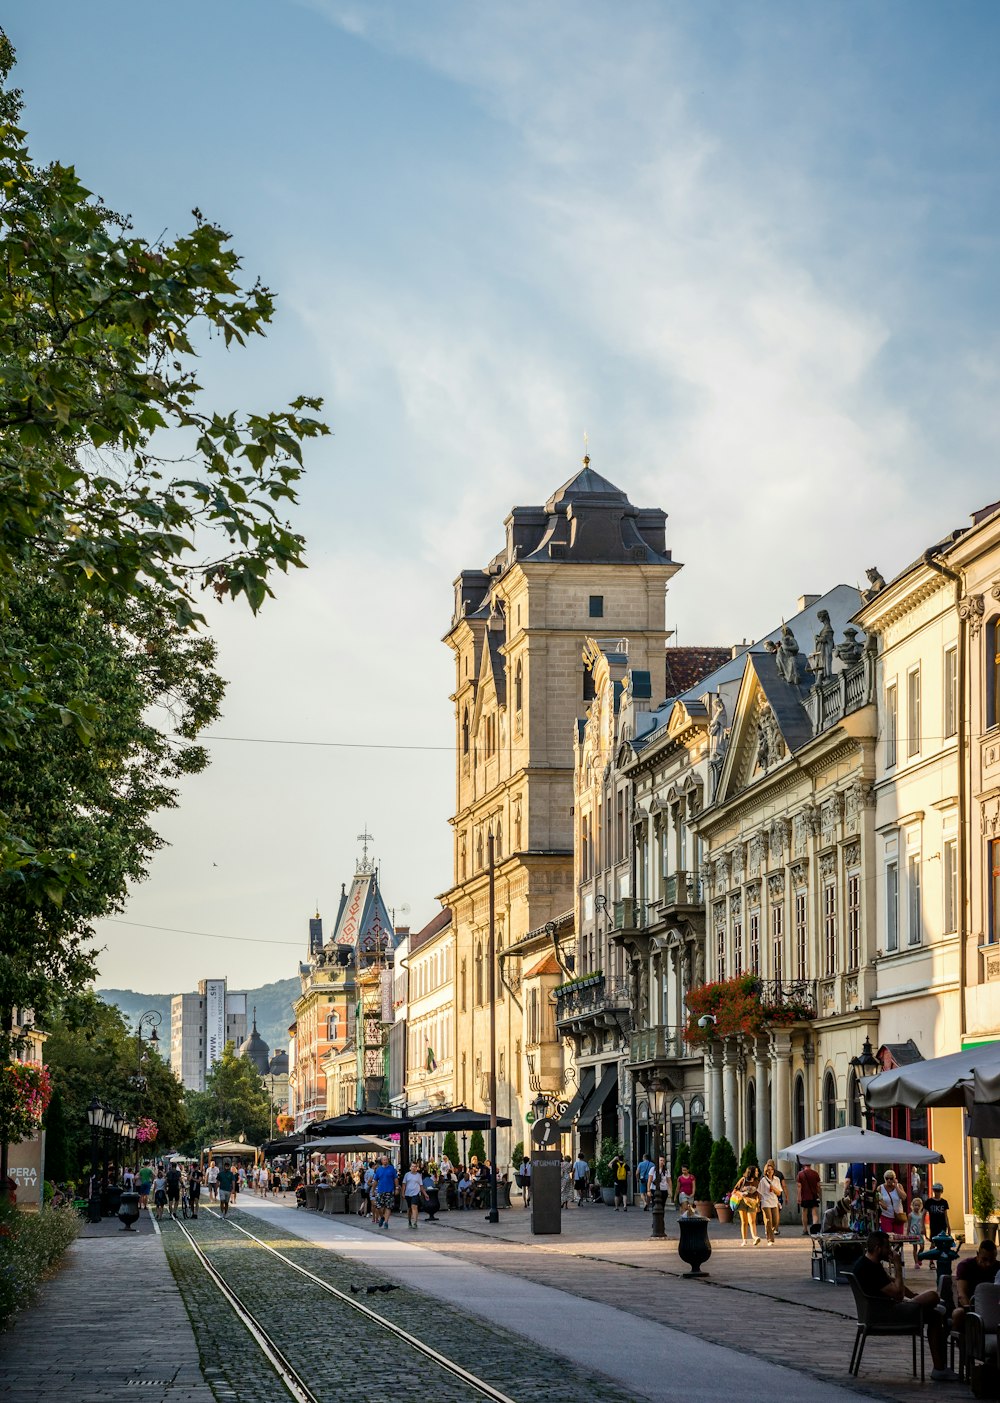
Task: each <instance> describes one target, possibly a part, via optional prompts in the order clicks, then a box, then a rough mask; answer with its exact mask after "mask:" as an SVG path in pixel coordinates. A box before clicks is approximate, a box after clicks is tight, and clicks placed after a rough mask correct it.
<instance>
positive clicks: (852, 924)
mask: <svg viewBox="0 0 1000 1403" xmlns="http://www.w3.org/2000/svg"><path fill="white" fill-rule="evenodd" d="M860 964H861V874H860V872H850V873H849V874H848V877H847V968H848V969H857V968H858V967H859V966H860Z"/></svg>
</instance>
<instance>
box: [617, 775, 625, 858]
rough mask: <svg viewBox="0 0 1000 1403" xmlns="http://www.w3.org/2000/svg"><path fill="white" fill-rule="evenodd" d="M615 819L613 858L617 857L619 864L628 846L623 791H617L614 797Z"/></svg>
mask: <svg viewBox="0 0 1000 1403" xmlns="http://www.w3.org/2000/svg"><path fill="white" fill-rule="evenodd" d="M615 819H616V822H617V829H618V833H617V841H616V848H617V851H616V853H615V856H616V857H617V859H618V861H619V862H621V861H622V860H623V859H624V858H625V856H626V854H627V852H628V844H627V842H626V838H625V826H626V823H625V820H626V809H625V791H624V789H619V790H618V793H617V795H616V796H615Z"/></svg>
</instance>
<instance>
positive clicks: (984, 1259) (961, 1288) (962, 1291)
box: [951, 1239, 997, 1330]
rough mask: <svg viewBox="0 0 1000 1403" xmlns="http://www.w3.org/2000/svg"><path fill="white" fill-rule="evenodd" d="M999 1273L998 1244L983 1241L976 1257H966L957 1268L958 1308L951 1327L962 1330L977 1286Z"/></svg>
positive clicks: (990, 1280) (956, 1292)
mask: <svg viewBox="0 0 1000 1403" xmlns="http://www.w3.org/2000/svg"><path fill="white" fill-rule="evenodd" d="M996 1274H997V1245H996V1243H995V1242H990V1241H989V1240H988V1239H987V1241H986V1242H981V1243H980V1244H979V1248H978V1250H977V1252H976V1255H975V1256H974V1257H965V1258H963V1260H962V1261H961V1262H959V1264H958V1266H957V1267H956V1268H955V1298H956V1300H957V1302H958V1308H957V1310H955V1312H954V1313H953V1315H952V1317H951V1328H952V1329H953V1330H961V1329H962V1327H963V1322H964V1320H965V1312H966V1311H967V1310H971V1308H972V1298H973V1296H974V1295H975V1293H976V1287H977V1286H981V1285H983V1284H984V1283H986V1282H992V1281H993V1280H994V1279H995V1278H996Z"/></svg>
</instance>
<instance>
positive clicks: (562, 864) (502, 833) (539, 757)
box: [441, 459, 679, 1160]
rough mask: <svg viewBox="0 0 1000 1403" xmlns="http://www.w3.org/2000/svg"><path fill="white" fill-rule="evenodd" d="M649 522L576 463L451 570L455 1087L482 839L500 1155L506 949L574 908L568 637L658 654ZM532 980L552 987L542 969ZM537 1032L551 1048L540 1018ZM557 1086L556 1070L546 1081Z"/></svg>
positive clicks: (479, 925)
mask: <svg viewBox="0 0 1000 1403" xmlns="http://www.w3.org/2000/svg"><path fill="white" fill-rule="evenodd" d="M665 522H666V518H665V515H664V513H663V512H662V511H659V510H656V509H638V508H636V507H634V506H633V505H632V504H631V503H630V502H629V500H628V498H627V497H626V495H625V493H624V492H622V491H621V490H620V489H619V488H617V487H615V486H614V485H613V484H612V483H610V482H608V481H607V480H606V479H605V478H603V477H601V476H600V475H599V474H598V473H596V472H595V471H594V470H593V469H592V468H591V467H590V463H589V459H585V460H584V466H583V469H582V471H580V472H578V473H576V474H575V475H574V476H573V477H572V478H571V479H570V480H569V481H568V482H567V483H565V484H564V485H563V486H562V487H561V488H560V489H559V490H558V491H557V492H555V493H554V494H553V496H552V497H550V498H549V500H548V502H546V504H545V505H544V506H542V507H515V508H514V509H513V511H512V512H511V513H510V515H509V516H508V517H507V519H506V522H505V528H506V542H505V545H504V548H503V549H502V550H501V551H500V552H499V554H498V555H496V556H495V557H494V558H493V559H492V560H491V561H490V562H489V564H488V565H487V566H486V567H485V569H481V570H467V571H464V572H463V573H462V574H461V575H460V576H459V578H458V579H457V580H456V582H455V610H454V614H453V617H452V621H451V626H450V628H449V631H448V633H447V634H446V636H445V642H446V643H447V644H448V646H449V647H450V648H451V649H452V652H453V654H454V659H455V690H454V692H453V693H452V698H451V699H452V703H453V705H454V715H455V737H456V804H455V814H454V817H453V819H452V828H453V842H454V880H453V884H452V886H451V888H450V889H449V890H448V891H447V892H446V893H445V894H444V895H443V896H442V898H441V900H442V903H443V904H445V905H447V906H448V907H449V908H450V909H451V911H452V918H453V923H454V941H455V1059H456V1066H455V1089H456V1095H457V1098H458V1100H459V1101H460V1102H464V1103H466V1104H468V1105H470V1106H473V1107H475V1108H477V1109H482V1107H483V1105H484V1102H485V1099H486V1097H487V1096H488V1092H489V1085H488V1074H489V1068H490V1047H489V1036H490V1007H489V968H488V939H489V930H488V927H489V910H488V891H489V873H488V854H489V839H490V835H492V839H493V847H494V854H495V894H496V898H495V899H496V905H495V910H496V921H495V931H496V952H497V959H498V965H499V964H502V965H503V968H504V975H505V977H504V978H503V979H500V978H499V977H498V978H497V979H496V1001H495V1017H496V1066H497V1099H498V1104H499V1109H500V1112H501V1114H503V1115H508V1116H510V1117H511V1119H512V1120H513V1122H514V1126H513V1128H512V1131H511V1132H509V1133H507V1134H504V1133H503V1132H502V1133H501V1136H500V1141H499V1145H500V1157H501V1159H502V1160H506V1159H509V1155H510V1150H511V1146H512V1143H513V1141H515V1140H518V1139H520V1138H521V1137H522V1125H523V1115H524V1112H525V1109H526V1106H525V1104H524V1101H523V1091H522V1092H519V1091H518V1090H517V1088H518V1087H519V1086H520V1087H522V1088H523V1087H524V1086H525V1085H526V1084H527V1078H528V1076H529V1075H530V1073H529V1070H528V1065H527V1042H526V1030H525V1009H524V1006H523V1000H522V999H521V996H520V992H519V986H518V980H519V979H520V977H521V973H522V971H526V970H527V969H528V968H530V966H528V965H525V964H524V961H523V959H521V960H518V961H515V962H512V961H510V960H509V958H508V957H507V955H506V952H508V951H509V950H510V949H511V947H513V946H517V948H518V950H519V951H523V950H525V949H527V950H529V951H530V948H531V942H528V945H527V946H526V947H522V944H521V942H522V941H524V939H525V937H527V936H529V935H530V934H532V933H535V932H539V931H542V932H544V930H545V929H546V927H547V926H548V925H550V924H551V925H553V928H554V927H555V923H556V922H557V921H558V920H559V919H560V918H561V917H562V916H563V915H564V914H565V913H566V912H567V911H568V910H571V909H572V907H573V904H574V882H573V830H574V824H573V812H572V810H573V752H572V745H573V727H574V725H575V722H576V719H577V718H578V717H579V716H580V715H581V714H582V712H583V709H584V706H585V703H586V701H587V700H588V699H589V696H588V689H589V685H590V678H589V674H588V673H587V672H586V670H585V668H584V666H583V663H582V659H581V652H582V647H583V644H584V640H585V639H586V637H587V635H588V634H592V633H593V632H594V630H595V628H597V627H601V628H603V629H607V630H608V631H609V632H612V633H614V634H616V635H619V634H620V635H626V636H628V637H629V639H630V648H631V654H632V656H633V658H634V660H635V665H636V666H637V667H639V668H645V669H646V670H647V671H648V670H649V669H650V668H652V667H654V665H655V666H656V667H657V669H658V668H659V667H660V666H662V662H661V660H662V655H663V648H664V642H665V637H666V635H665V630H664V591H665V587H666V584H667V581H668V580H669V579H670V577H671V576H672V575H673V574H674V572H675V571H676V570H677V569H678V568H679V567H678V566H677V565H675V564H674V562H673V561H672V560H671V558H670V553H669V551H667V549H666V545H665ZM596 620H601V621H602V623H601V624H597V623H595V621H596ZM557 963H558V961H557ZM517 964H520V966H521V968H520V969H515V965H517ZM546 978H551V979H552V980H554V981H556V983H554V984H553V987H556V984H557V982H558V980H559V976H558V975H552V976H546ZM548 1041H549V1044H550V1046H551V1047H552V1048H553V1049H554V1050H558V1040H557V1039H556V1038H555V1030H554V1028H553V1029H552V1035H551V1038H550V1039H549V1040H548ZM539 1056H540V1053H539ZM549 1061H550V1062H551V1061H552V1058H551V1056H550V1057H549ZM515 1063H516V1064H517V1065H515ZM537 1065H540V1064H539V1063H536V1066H537ZM535 1075H536V1076H537V1075H538V1074H537V1072H536V1074H535ZM561 1088H562V1078H561V1074H560V1086H559V1088H552V1089H553V1090H554V1091H558V1090H559V1089H561Z"/></svg>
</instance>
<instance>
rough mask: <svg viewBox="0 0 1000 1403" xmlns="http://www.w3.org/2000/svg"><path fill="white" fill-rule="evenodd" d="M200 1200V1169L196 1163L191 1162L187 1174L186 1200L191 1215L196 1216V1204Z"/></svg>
mask: <svg viewBox="0 0 1000 1403" xmlns="http://www.w3.org/2000/svg"><path fill="white" fill-rule="evenodd" d="M200 1200H201V1170H200V1169H199V1168H198V1166H197V1165H196V1164H192V1166H191V1173H190V1174H189V1175H188V1201H189V1202H190V1204H191V1217H192V1218H197V1216H198V1204H199V1202H200Z"/></svg>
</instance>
